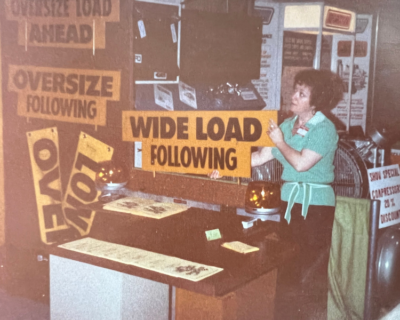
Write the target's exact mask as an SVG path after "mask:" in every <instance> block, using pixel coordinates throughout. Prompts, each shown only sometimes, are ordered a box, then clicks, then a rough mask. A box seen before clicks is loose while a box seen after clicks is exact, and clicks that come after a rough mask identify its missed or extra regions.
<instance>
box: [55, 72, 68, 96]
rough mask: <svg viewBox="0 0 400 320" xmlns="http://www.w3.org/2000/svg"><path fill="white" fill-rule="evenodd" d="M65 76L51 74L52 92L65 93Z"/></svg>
mask: <svg viewBox="0 0 400 320" xmlns="http://www.w3.org/2000/svg"><path fill="white" fill-rule="evenodd" d="M64 85H65V76H64V75H63V74H62V73H53V92H61V93H65V90H64Z"/></svg>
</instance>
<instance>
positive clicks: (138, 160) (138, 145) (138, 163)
mask: <svg viewBox="0 0 400 320" xmlns="http://www.w3.org/2000/svg"><path fill="white" fill-rule="evenodd" d="M141 167H142V142H141V141H136V142H135V168H141Z"/></svg>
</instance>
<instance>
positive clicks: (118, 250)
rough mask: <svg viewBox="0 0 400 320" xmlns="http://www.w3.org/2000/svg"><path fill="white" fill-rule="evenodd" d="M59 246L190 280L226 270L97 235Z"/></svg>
mask: <svg viewBox="0 0 400 320" xmlns="http://www.w3.org/2000/svg"><path fill="white" fill-rule="evenodd" d="M59 247H60V248H64V249H67V250H71V251H76V252H80V253H84V254H88V255H91V256H95V257H100V258H104V259H108V260H113V261H117V262H120V263H124V264H128V265H133V266H136V267H139V268H143V269H147V270H152V271H155V272H158V273H162V274H166V275H169V276H171V277H177V278H183V279H187V280H190V281H200V280H202V279H205V278H207V277H210V276H212V275H214V274H216V273H218V272H221V271H222V270H223V269H222V268H218V267H213V266H208V265H205V264H201V263H196V262H191V261H187V260H184V259H180V258H175V257H171V256H167V255H164V254H159V253H155V252H151V251H146V250H142V249H138V248H132V247H128V246H123V245H120V244H115V243H110V242H106V241H101V240H96V239H93V238H83V239H79V240H76V241H72V242H69V243H65V244H62V245H60V246H59Z"/></svg>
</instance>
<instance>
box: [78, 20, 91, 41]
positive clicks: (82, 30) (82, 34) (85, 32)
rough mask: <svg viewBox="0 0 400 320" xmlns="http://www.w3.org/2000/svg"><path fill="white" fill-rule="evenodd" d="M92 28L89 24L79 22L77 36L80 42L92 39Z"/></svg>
mask: <svg viewBox="0 0 400 320" xmlns="http://www.w3.org/2000/svg"><path fill="white" fill-rule="evenodd" d="M92 37H93V29H92V26H91V25H89V24H81V25H80V26H79V38H80V41H81V43H88V42H90V41H92Z"/></svg>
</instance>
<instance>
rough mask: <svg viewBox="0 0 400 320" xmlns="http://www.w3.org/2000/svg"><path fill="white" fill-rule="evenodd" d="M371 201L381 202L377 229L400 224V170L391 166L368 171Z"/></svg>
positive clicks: (396, 166) (396, 165)
mask: <svg viewBox="0 0 400 320" xmlns="http://www.w3.org/2000/svg"><path fill="white" fill-rule="evenodd" d="M368 180H369V190H370V195H371V199H379V200H381V210H380V219H379V228H380V229H381V228H385V227H389V226H392V225H395V224H398V223H400V169H399V165H398V164H395V165H391V166H385V167H379V168H372V169H368Z"/></svg>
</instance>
